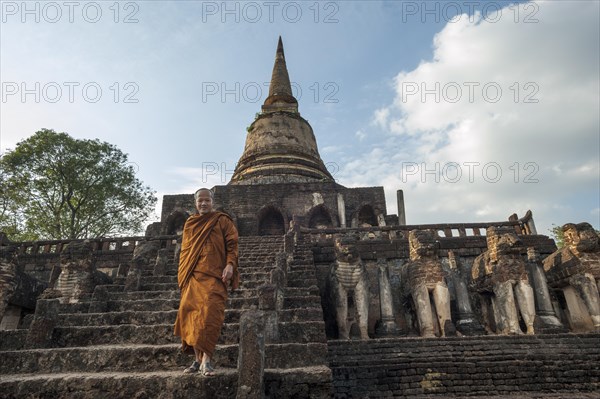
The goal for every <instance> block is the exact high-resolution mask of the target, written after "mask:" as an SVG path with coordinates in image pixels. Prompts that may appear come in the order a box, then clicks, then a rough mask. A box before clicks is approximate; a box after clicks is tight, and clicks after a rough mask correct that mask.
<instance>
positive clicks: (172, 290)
mask: <svg viewBox="0 0 600 399" xmlns="http://www.w3.org/2000/svg"><path fill="white" fill-rule="evenodd" d="M239 249H240V265H239V267H240V277H241V287H240V289H239V290H237V291H236V292H234V293H233V294H231V295H230V298H229V300H228V304H227V310H226V314H225V325H224V326H223V331H222V334H221V337H220V340H219V343H218V346H217V348H216V351H215V355H214V363H215V365H216V367H217V368H218V375H217V376H215V377H210V378H208V377H201V376H199V375H192V376H190V375H185V374H183V373H182V370H183V368H184V367H186V366H188V365H189V363H191V360H192V359H191V357H190V356H188V355H183V354H181V351H180V341H179V337H175V336H174V335H173V323H174V321H175V317H176V314H177V308H178V305H179V289H178V287H177V276H176V265H175V264H174V262H173V261H172V259H173V256H172V254H169V258H170V259H171V261H170V263H169V264H168V265H167V274H166V275H163V276H153V275H152V271H153V265H151V264H148V265H146V266H145V267H144V268H143V270H142V277H141V280H140V281H141V282H140V289H139V290H137V291H125V290H124V287H125V279H124V278H119V279H117V280H116V281H115V282H114V283H113V284H111V285H107V286H102V287H101V289H100V290H99V287H97V288H96V293H98V292H101V291H104V296H103V298H102V300H103V302H99V301H98V298H97V295H96V293H95V295H94V298H92V300H91V301H85V302H81V303H74V304H61V305H60V306H59V311H58V312H59V315H58V322H57V325H56V327H55V328H54V330H53V334H52V339H51V341H50V342H51V343H50V344H48V345H45V347H42V348H36V349H27V348H26V345H25V339H26V335H27V330H14V331H7V332H1V334H0V338H1V341H0V359H2V361H1V362H0V397H2V398H17V397H27V398H99V397H107V396H110V397H113V398H134V397H135V398H146V397H148V398H150V397H152V398H155V397H160V398H179V397H197V398H230V397H231V398H233V397H235V396H236V391H237V383H238V372H237V361H238V342H239V321H240V316H241V314H242V313H243V312H244V311H246V310H249V309H255V308H256V307H257V306H258V293H257V290H258V287H259V286H261V285H263V284H265V283H268V282H269V278H270V272H271V270H273V269H274V268H275V263H276V262H275V259H276V254H277V253H279V252H281V251H282V249H283V238H282V237H241V238H240V244H239ZM307 253H308V252H305V253H304V255H306V254H307ZM299 262H300V263H299V264H297V265H293V267H296V266H297V267H298V269H297V270H295V271H294V272H291V273H290V274H291V275H292V276H291V279H290V282H291V283H292V284H291V286H290V287H289V288H286V289H285V290H284V302H283V309H282V310H281V311H279V312H278V314H277V320H278V332H279V336H278V340H277V342H271V343H269V342H268V343H267V344H266V346H265V354H266V355H265V374H264V378H265V389H266V390H267V397H281V396H277V395H278V392H279V393H281V392H284V391H285V392H294V391H295V392H299V393H300V395H301V393H302V392H307V393H308V392H309V391H311V389H310V386H311V385H314V384H315V383H317V385H318V383H321V382H323V381H322V380H324V378H325V380H324V381H325V382H326V383H328V384H329V385H327V388H329V389H330V384H331V372H330V370H329V368H328V367H326V366H323V365H325V364H326V342H325V335H324V328H323V318H322V310H321V308H320V299H319V300H318V301H315V299H318V290H317V289H316V280H315V285H314V287H309V288H306V289H305V288H301V287H306V284H305V280H306V278H305V277H303V276H302V273H303V272H306V270H303V269H302V267H304V266H307V265H305V264H304V263H302V262H301V261H299ZM294 273H295V275H294ZM312 277H313V278H314V266H313V270H312ZM316 305H318V306H316ZM99 309H100V310H101V311H99ZM313 353H315V355H313ZM315 360H316V361H315ZM315 364H321V366H320V367H319V366H315ZM307 366H308V367H307ZM323 376H325V377H323ZM327 377H328V379H327ZM299 382H303V383H299ZM290 387H292V388H290ZM290 389H291V391H290ZM317 391H318V390H314V389H313V394H310V396H312V397H317V396H318V395H317V396H315V394H314V392H317ZM319 392H320V391H319ZM307 397H308V396H307Z"/></svg>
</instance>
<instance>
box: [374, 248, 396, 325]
mask: <svg viewBox="0 0 600 399" xmlns="http://www.w3.org/2000/svg"><path fill="white" fill-rule="evenodd" d="M377 270H378V278H379V303H380V307H381V325H380V326H379V329H378V331H377V334H378V335H382V336H386V335H397V334H398V327H397V326H396V320H395V318H394V306H393V299H392V286H391V284H390V278H389V274H388V273H389V272H388V266H387V262H386V260H385V259H377Z"/></svg>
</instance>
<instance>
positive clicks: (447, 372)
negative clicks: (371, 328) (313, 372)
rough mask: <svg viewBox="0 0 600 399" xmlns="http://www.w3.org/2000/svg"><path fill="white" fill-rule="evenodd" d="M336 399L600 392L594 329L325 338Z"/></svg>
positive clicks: (599, 339) (599, 348) (599, 347)
mask: <svg viewBox="0 0 600 399" xmlns="http://www.w3.org/2000/svg"><path fill="white" fill-rule="evenodd" d="M329 359H330V366H331V369H332V373H333V384H334V390H335V394H334V397H335V398H367V397H368V398H389V397H419V396H421V397H428V398H430V397H439V398H444V397H457V396H458V397H465V396H469V397H471V396H479V397H491V396H497V395H508V396H507V397H515V398H517V397H519V398H529V397H539V398H544V397H553V398H591V397H596V398H598V397H600V334H585V335H575V334H559V335H534V336H529V335H528V336H525V335H524V336H480V337H461V338H457V337H452V338H388V339H373V340H369V341H330V342H329Z"/></svg>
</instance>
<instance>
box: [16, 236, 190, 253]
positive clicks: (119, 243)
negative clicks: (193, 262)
mask: <svg viewBox="0 0 600 399" xmlns="http://www.w3.org/2000/svg"><path fill="white" fill-rule="evenodd" d="M180 237H181V236H178V235H168V236H166V235H165V236H154V237H143V236H136V237H111V238H88V239H87V240H88V241H90V242H91V243H92V246H93V251H94V252H98V253H102V254H105V253H108V252H131V253H133V251H134V250H135V247H136V246H137V245H138V244H139V243H140V242H142V241H156V240H158V241H161V248H168V249H170V248H172V247H174V246H175V244H176V243H177V240H178V239H179V238H180ZM82 241H84V240H83V239H78V240H41V241H24V242H15V243H11V244H14V245H16V246H17V247H18V249H17V254H19V255H60V253H61V252H62V251H63V249H64V248H65V247H66V246H67V244H69V243H71V242H82Z"/></svg>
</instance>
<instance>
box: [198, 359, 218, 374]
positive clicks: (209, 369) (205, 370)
mask: <svg viewBox="0 0 600 399" xmlns="http://www.w3.org/2000/svg"><path fill="white" fill-rule="evenodd" d="M200 372H201V373H202V375H203V376H205V377H212V376H213V375H216V373H215V369H214V368H213V366H211V364H210V363H208V362H206V363H202V366H201V368H200Z"/></svg>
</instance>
